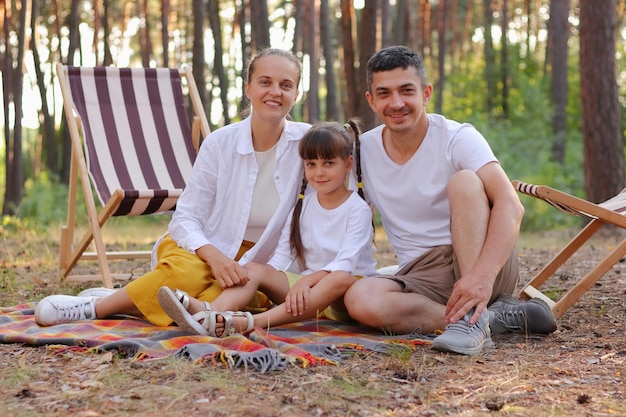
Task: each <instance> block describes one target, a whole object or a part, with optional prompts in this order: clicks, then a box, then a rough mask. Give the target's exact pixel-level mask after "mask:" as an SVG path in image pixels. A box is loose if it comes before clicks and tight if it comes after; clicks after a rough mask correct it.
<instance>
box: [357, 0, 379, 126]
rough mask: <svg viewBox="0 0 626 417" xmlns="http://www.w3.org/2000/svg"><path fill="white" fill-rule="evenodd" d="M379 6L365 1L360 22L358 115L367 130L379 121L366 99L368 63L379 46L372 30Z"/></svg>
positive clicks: (375, 0) (373, 2) (367, 0)
mask: <svg viewBox="0 0 626 417" xmlns="http://www.w3.org/2000/svg"><path fill="white" fill-rule="evenodd" d="M377 4H378V0H365V7H363V10H362V11H361V21H360V22H359V37H358V39H359V83H358V85H357V91H359V92H360V93H361V94H360V96H359V99H358V100H357V105H358V109H357V113H356V114H358V115H359V116H360V117H361V119H362V121H363V128H364V129H365V130H368V129H371V128H372V127H374V125H375V124H376V120H377V117H376V115H375V114H374V112H373V111H372V110H371V109H370V106H369V103H368V102H367V99H366V98H365V89H366V88H367V87H368V86H367V81H366V79H365V76H366V67H367V61H368V60H369V58H370V57H371V56H372V55H373V54H374V52H375V51H376V45H377V44H378V43H377V39H376V31H375V30H372V28H375V27H376V14H377V12H378V7H377Z"/></svg>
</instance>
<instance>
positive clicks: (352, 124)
mask: <svg viewBox="0 0 626 417" xmlns="http://www.w3.org/2000/svg"><path fill="white" fill-rule="evenodd" d="M344 127H345V128H346V129H348V130H349V131H350V130H351V131H352V136H353V137H354V164H355V165H356V180H357V184H356V185H357V193H359V195H360V196H361V198H362V199H363V200H365V192H364V191H363V176H362V174H361V138H360V137H361V129H360V128H359V125H358V124H357V123H356V121H355V120H354V119H350V120H348V123H346V124H345V125H344ZM366 201H367V200H366ZM372 229H374V232H376V226H375V225H374V218H373V217H372ZM374 244H376V243H375V242H374Z"/></svg>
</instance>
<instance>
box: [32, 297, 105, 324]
mask: <svg viewBox="0 0 626 417" xmlns="http://www.w3.org/2000/svg"><path fill="white" fill-rule="evenodd" d="M96 300H97V298H95V297H89V298H87V297H74V296H71V295H49V296H47V297H46V298H44V299H43V300H41V301H40V302H38V303H37V307H35V321H36V322H37V324H39V325H40V326H53V325H55V324H62V323H70V322H73V321H79V320H95V319H96Z"/></svg>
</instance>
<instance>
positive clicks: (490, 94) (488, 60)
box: [483, 0, 496, 113]
mask: <svg viewBox="0 0 626 417" xmlns="http://www.w3.org/2000/svg"><path fill="white" fill-rule="evenodd" d="M483 8H484V9H483V12H484V15H483V16H484V21H485V22H484V25H485V33H484V35H485V45H484V48H485V82H486V84H487V92H486V95H485V105H486V107H487V108H486V110H487V112H489V113H490V112H492V111H493V106H494V104H493V98H494V97H495V96H496V74H495V68H496V54H495V52H494V50H493V38H492V37H491V26H492V25H493V14H492V11H491V0H483Z"/></svg>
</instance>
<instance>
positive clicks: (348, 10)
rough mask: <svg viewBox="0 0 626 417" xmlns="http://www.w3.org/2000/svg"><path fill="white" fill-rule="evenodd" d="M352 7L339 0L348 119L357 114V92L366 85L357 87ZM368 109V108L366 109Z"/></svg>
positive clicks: (345, 1) (347, 0)
mask: <svg viewBox="0 0 626 417" xmlns="http://www.w3.org/2000/svg"><path fill="white" fill-rule="evenodd" d="M353 16H354V8H353V6H352V1H351V0H341V38H342V41H343V42H342V48H343V77H344V79H345V86H344V88H345V91H346V105H345V106H344V109H345V112H346V114H345V117H346V119H349V118H350V117H354V116H356V115H358V114H359V113H358V104H357V101H358V99H359V96H358V94H365V89H366V88H367V86H363V88H362V89H359V86H358V80H357V74H356V69H355V67H354V66H355V63H356V56H355V52H354V38H353V36H352V17H353ZM368 111H369V110H368Z"/></svg>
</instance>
